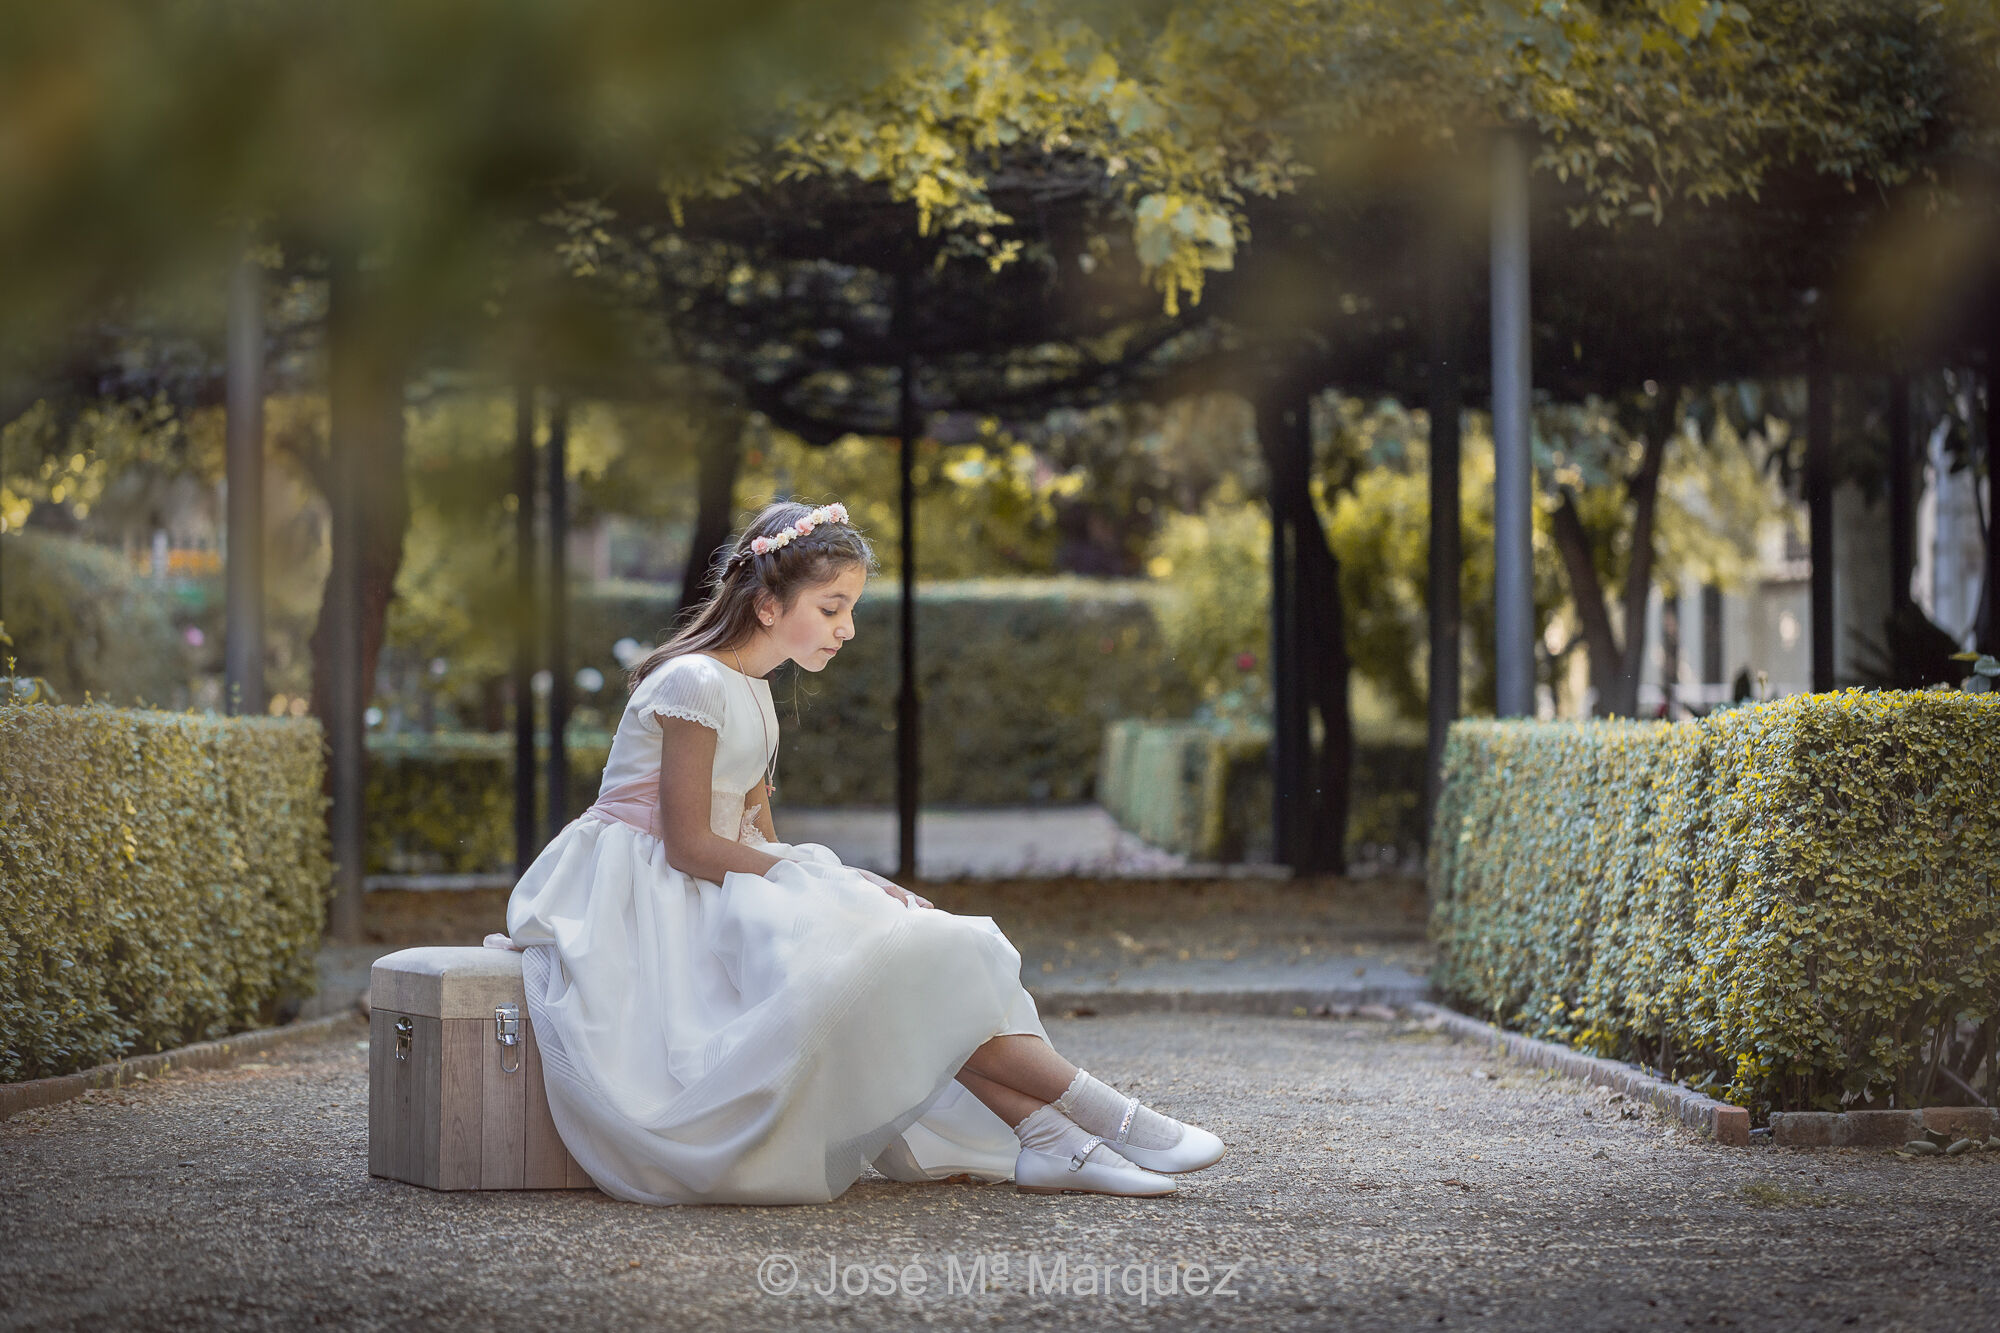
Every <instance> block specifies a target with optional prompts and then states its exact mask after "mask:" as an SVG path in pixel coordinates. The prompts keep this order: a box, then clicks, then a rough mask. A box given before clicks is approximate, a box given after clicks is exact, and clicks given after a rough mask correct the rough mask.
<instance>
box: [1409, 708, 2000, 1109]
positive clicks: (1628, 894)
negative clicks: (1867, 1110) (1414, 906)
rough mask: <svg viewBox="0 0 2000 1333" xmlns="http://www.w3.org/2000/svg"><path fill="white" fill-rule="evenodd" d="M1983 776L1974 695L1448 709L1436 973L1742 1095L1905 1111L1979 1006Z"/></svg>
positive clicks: (1993, 834)
mask: <svg viewBox="0 0 2000 1333" xmlns="http://www.w3.org/2000/svg"><path fill="white" fill-rule="evenodd" d="M1996 789H2000V697H1996V696H1995V695H1992V694H1966V693H1956V692H1947V693H1930V692H1926V693H1864V692H1862V691H1858V690H1849V691H1845V692H1842V693H1839V694H1826V695H1809V696H1797V697H1793V698H1789V699H1784V700H1780V701H1778V702H1775V703H1769V704H1761V705H1756V706H1753V707H1745V708H1737V709H1730V710H1726V711H1722V712H1719V713H1716V714H1713V715H1711V716H1709V717H1707V718H1704V719H1701V720H1699V721H1693V722H1682V723H1672V724H1665V723H1635V722H1624V723H1618V722H1596V723H1535V722H1462V723H1459V724H1458V725H1457V726H1455V727H1454V728H1453V729H1452V733H1451V738H1450V741H1449V744H1448V746H1447V749H1446V755H1445V781H1444V789H1443V792H1442V795H1441V797H1440V801H1439V807H1438V813H1437V823H1436V828H1435V833H1434V836H1433V837H1432V839H1431V852H1430V854H1431V865H1430V885H1431V894H1432V902H1433V915H1432V929H1433V934H1434V935H1435V937H1436V940H1437V944H1438V964H1437V970H1436V974H1435V977H1436V981H1437V984H1438V986H1439V988H1440V989H1441V990H1442V991H1443V992H1444V993H1445V994H1446V995H1448V996H1449V997H1451V998H1452V999H1454V1000H1455V1001H1457V1002H1459V1003H1461V1004H1463V1005H1466V1006H1467V1007H1469V1008H1471V1009H1474V1010H1477V1011H1478V1012H1481V1013H1483V1014H1486V1015H1488V1016H1491V1017H1492V1018H1494V1019H1495V1020H1496V1021H1498V1022H1501V1023H1504V1024H1506V1025H1508V1026H1511V1027H1516V1028H1520V1029H1524V1030H1526V1031H1528V1032H1531V1033H1534V1034H1535V1035H1538V1036H1544V1037H1550V1038H1554V1039H1557V1040H1562V1041H1567V1042H1570V1043H1571V1044H1573V1045H1576V1046H1579V1047H1582V1048H1584V1049H1587V1050H1591V1051H1594V1052H1597V1053H1600V1054H1608V1055H1615V1056H1621V1057H1626V1058H1634V1059H1638V1060H1641V1061H1643V1062H1646V1063H1648V1064H1651V1065H1653V1066H1655V1067H1658V1068H1661V1069H1663V1070H1665V1071H1667V1072H1668V1073H1670V1074H1672V1075H1673V1076H1675V1077H1681V1078H1686V1079H1688V1080H1690V1081H1691V1082H1693V1083H1694V1084H1695V1085H1696V1086H1701V1087H1715V1088H1718V1089H1721V1090H1722V1095H1723V1096H1725V1097H1727V1098H1728V1099H1729V1100H1731V1101H1734V1102H1737V1103H1738V1104H1740V1105H1747V1106H1750V1107H1752V1108H1753V1109H1757V1110H1760V1111H1767V1110H1837V1109H1840V1108H1842V1107H1844V1106H1849V1105H1853V1104H1856V1103H1862V1104H1870V1103H1873V1104H1880V1103H1882V1102H1885V1101H1890V1102H1893V1103H1894V1104H1897V1105H1905V1106H1907V1105H1916V1104H1921V1103H1922V1101H1923V1100H1924V1099H1925V1098H1926V1097H1928V1096H1929V1095H1931V1093H1932V1091H1933V1089H1934V1088H1935V1087H1936V1086H1937V1084H1938V1080H1939V1078H1940V1077H1941V1075H1940V1073H1939V1070H1940V1067H1941V1065H1943V1063H1944V1057H1945V1055H1946V1053H1947V1052H1948V1051H1953V1050H1958V1051H1960V1055H1959V1059H1960V1062H1961V1072H1962V1074H1964V1075H1968V1076H1969V1075H1970V1074H1971V1073H1972V1072H1973V1069H1974V1067H1976V1065H1977V1062H1978V1059H1979V1052H1977V1051H1976V1050H1975V1051H1974V1052H1973V1053H1972V1058H1971V1060H1970V1061H1966V1060H1965V1058H1964V1056H1963V1053H1962V1046H1959V1045H1958V1043H1960V1042H1961V1034H1962V1033H1963V1032H1964V1031H1965V1029H1966V1027H1967V1026H1968V1025H1984V1026H1983V1028H1981V1029H1980V1030H1981V1031H1983V1032H1985V1033H1987V1034H1990V1033H1992V1031H1993V1030H1994V1024H1993V1023H1992V1020H1993V1019H1994V1016H1995V1015H1996V1014H2000V884H1996V877H2000V805H1997V804H1996V803H1995V801H1994V798H1993V793H1994V791H1995V790H1996ZM1990 1040H1991V1039H1990V1036H1988V1037H1987V1038H1986V1041H1987V1043H1988V1044H1987V1049H1986V1052H1985V1056H1984V1058H1985V1059H1986V1061H1987V1066H1988V1068H1989V1070H1991V1068H1992V1058H1993V1057H1992V1053H1991V1045H1990ZM1989 1077H1990V1074H1989Z"/></svg>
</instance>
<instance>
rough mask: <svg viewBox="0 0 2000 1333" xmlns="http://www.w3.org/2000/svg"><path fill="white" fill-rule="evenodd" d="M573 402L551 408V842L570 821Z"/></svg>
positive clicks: (548, 825)
mask: <svg viewBox="0 0 2000 1333" xmlns="http://www.w3.org/2000/svg"><path fill="white" fill-rule="evenodd" d="M568 454H569V400H568V399H567V398H565V397H563V396H561V395H560V394H558V395H557V396H556V398H555V401H554V402H553V403H551V404H550V405H549V444H548V455H549V456H548V488H549V496H548V499H549V594H548V602H549V611H548V659H547V660H548V664H549V767H548V776H547V778H546V779H545V785H546V787H547V789H548V815H547V823H546V824H545V826H544V827H546V828H547V830H548V837H549V840H550V841H554V839H555V836H556V834H558V833H560V832H562V827H563V825H564V824H567V823H568V822H569V744H568V737H567V736H565V735H564V731H565V729H566V728H567V727H568V726H569V710H570V680H569V651H568V644H569V478H568V476H567V475H566V474H565V469H566V468H567V466H568V461H567V460H568Z"/></svg>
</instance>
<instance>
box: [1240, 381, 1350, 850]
mask: <svg viewBox="0 0 2000 1333" xmlns="http://www.w3.org/2000/svg"><path fill="white" fill-rule="evenodd" d="M1311 407H1312V399H1311V396H1310V394H1308V393H1306V392H1303V391H1301V390H1298V389H1297V388H1295V387H1292V386H1289V385H1284V384H1279V385H1274V386H1272V387H1271V388H1269V389H1267V390H1266V391H1265V392H1264V393H1263V394H1261V395H1260V397H1259V401H1258V403H1257V437H1258V443H1259V445H1260V447H1261V448H1262V450H1263V453H1264V460H1265V468H1266V471H1267V473H1268V474H1269V476H1270V497H1269V498H1270V508H1271V524H1272V537H1273V541H1272V553H1273V557H1274V559H1273V564H1272V571H1271V572H1272V580H1271V588H1272V605H1271V616H1272V623H1273V627H1274V631H1275V632H1274V636H1273V637H1274V643H1275V645H1276V647H1277V651H1276V652H1274V653H1273V655H1272V659H1271V672H1272V684H1273V686H1274V693H1275V694H1276V696H1277V698H1276V703H1277V712H1276V716H1275V717H1274V719H1273V723H1274V726H1273V737H1272V744H1273V762H1274V765H1275V766H1276V772H1277V775H1278V779H1279V780H1278V783H1277V789H1276V792H1275V795H1276V796H1277V799H1278V800H1279V801H1280V802H1281V803H1285V805H1286V808H1285V810H1284V811H1283V813H1282V814H1280V815H1279V817H1278V819H1277V820H1276V827H1275V829H1274V832H1277V833H1278V834H1280V835H1281V838H1282V841H1281V842H1280V843H1279V844H1278V845H1277V846H1275V847H1274V854H1275V855H1276V856H1277V858H1278V859H1279V860H1280V861H1283V862H1286V863H1288V864H1290V865H1291V866H1292V867H1293V868H1294V869H1295V870H1297V871H1299V872H1301V873H1305V874H1324V873H1331V874H1339V873H1341V872H1343V871H1344V870H1345V869H1346V864H1347V816H1348V804H1349V794H1348V787H1349V782H1350V775H1351V773H1352V770H1353V764H1354V724H1353V716H1352V713H1351V710H1350V707H1349V699H1348V672H1349V666H1350V663H1349V659H1348V655H1347V626H1346V614H1345V609H1344V607H1343V606H1342V602H1341V594H1340V564H1339V561H1338V560H1336V559H1335V557H1334V554H1333V549H1332V547H1330V546H1329V545H1328V544H1327V540H1326V531H1325V529H1324V528H1323V527H1321V525H1320V521H1319V515H1318V514H1317V513H1316V512H1315V511H1314V509H1313V504H1312V495H1311V492H1310V490H1309V489H1308V485H1307V483H1308V481H1309V478H1310V470H1311V449H1312V420H1311ZM1287 554H1289V559H1290V568H1286V567H1285V563H1286V556H1287ZM1313 708H1317V709H1318V710H1319V715H1320V725H1321V727H1322V728H1323V730H1324V735H1323V738H1322V741H1321V745H1320V747H1319V749H1318V750H1317V751H1315V750H1314V749H1313V748H1312V746H1311V744H1310V730H1309V720H1310V710H1311V709H1313ZM1274 813H1277V812H1274Z"/></svg>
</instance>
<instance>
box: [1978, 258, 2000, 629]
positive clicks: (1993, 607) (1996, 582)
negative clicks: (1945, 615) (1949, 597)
mask: <svg viewBox="0 0 2000 1333" xmlns="http://www.w3.org/2000/svg"><path fill="white" fill-rule="evenodd" d="M1983 591H1984V595H1983V596H1982V597H1981V598H1980V601H1981V602H1982V603H1983V605H1982V606H1981V608H1980V617H1979V623H1980V630H1979V637H1978V642H1977V646H1978V648H1979V651H1980V652H1982V653H1992V654H1994V655H1996V656H2000V293H1996V294H1995V296H1994V305H1993V308H1992V309H1991V310H1990V311H1988V313H1987V324H1986V577H1985V579H1984V580H1983Z"/></svg>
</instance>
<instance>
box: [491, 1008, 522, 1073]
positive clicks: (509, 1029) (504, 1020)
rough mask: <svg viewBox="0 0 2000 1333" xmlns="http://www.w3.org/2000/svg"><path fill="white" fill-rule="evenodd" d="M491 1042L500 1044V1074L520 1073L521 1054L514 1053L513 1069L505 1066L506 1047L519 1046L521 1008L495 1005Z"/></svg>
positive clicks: (518, 1052) (517, 1051)
mask: <svg viewBox="0 0 2000 1333" xmlns="http://www.w3.org/2000/svg"><path fill="white" fill-rule="evenodd" d="M493 1040H495V1041H497V1042H499V1043H500V1047H501V1049H500V1072H501V1073H503V1074H518V1073H519V1072H520V1071H521V1053H520V1051H519V1050H518V1049H517V1050H516V1051H515V1052H514V1065H513V1068H511V1069H510V1068H508V1066H507V1047H509V1046H513V1047H519V1046H520V1044H521V1006H520V1005H518V1004H513V1003H508V1004H502V1005H496V1006H494V1009H493Z"/></svg>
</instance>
